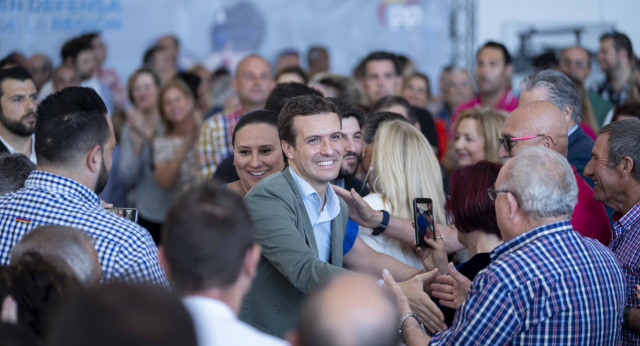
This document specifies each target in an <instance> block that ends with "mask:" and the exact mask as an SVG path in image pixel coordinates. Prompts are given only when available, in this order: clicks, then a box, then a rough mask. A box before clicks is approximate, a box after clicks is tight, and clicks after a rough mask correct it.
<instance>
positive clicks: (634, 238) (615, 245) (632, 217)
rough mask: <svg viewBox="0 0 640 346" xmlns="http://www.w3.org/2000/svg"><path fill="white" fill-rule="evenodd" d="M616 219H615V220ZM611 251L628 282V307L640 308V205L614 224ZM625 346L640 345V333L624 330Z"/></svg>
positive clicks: (623, 339)
mask: <svg viewBox="0 0 640 346" xmlns="http://www.w3.org/2000/svg"><path fill="white" fill-rule="evenodd" d="M614 219H615V218H614ZM609 246H610V247H611V251H613V253H614V254H615V255H616V257H618V261H619V262H620V265H621V266H622V272H623V273H624V277H625V280H626V284H627V285H626V293H627V302H626V305H627V306H629V307H632V308H636V309H638V308H640V300H638V298H636V294H635V292H636V289H635V285H640V203H638V204H636V205H635V206H634V207H633V208H631V210H629V211H628V212H627V213H626V214H624V216H622V217H621V218H620V219H618V220H617V221H616V222H614V223H613V240H612V241H611V244H609ZM622 344H623V345H640V332H636V331H633V330H631V329H629V328H622Z"/></svg>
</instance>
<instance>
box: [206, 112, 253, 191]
mask: <svg viewBox="0 0 640 346" xmlns="http://www.w3.org/2000/svg"><path fill="white" fill-rule="evenodd" d="M245 113H246V111H245V110H244V109H243V108H242V107H241V106H238V107H236V108H235V109H228V110H225V111H224V112H223V113H220V114H217V115H214V116H212V117H211V118H209V119H207V120H206V121H205V122H204V123H203V124H202V129H201V130H200V137H199V138H198V152H199V158H200V159H199V161H200V179H201V180H204V179H207V178H209V177H211V176H213V173H214V172H215V171H216V168H217V167H218V165H219V164H220V162H222V160H224V159H225V158H227V156H229V155H231V153H233V145H232V143H231V139H232V138H233V130H234V129H235V127H236V124H237V123H238V120H240V117H241V116H243V115H245Z"/></svg>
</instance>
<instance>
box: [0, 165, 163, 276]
mask: <svg viewBox="0 0 640 346" xmlns="http://www.w3.org/2000/svg"><path fill="white" fill-rule="evenodd" d="M42 225H61V226H69V227H74V228H78V229H81V230H83V231H85V232H87V234H88V235H89V236H90V237H91V239H92V242H93V245H94V247H95V249H96V251H97V253H98V260H99V262H100V266H101V267H102V278H101V279H100V282H101V283H105V282H110V281H124V282H148V283H152V284H156V285H159V286H164V287H167V288H168V287H169V283H168V281H167V279H166V277H165V274H164V271H163V270H162V268H161V267H160V263H159V261H158V251H157V248H156V246H155V244H154V243H153V239H151V236H150V235H149V232H148V231H147V230H146V229H144V228H142V227H140V226H138V225H136V224H135V223H133V222H131V221H129V220H127V219H125V218H123V217H121V216H117V215H115V214H111V213H109V212H107V211H106V210H105V209H104V208H103V207H102V204H101V202H100V199H99V198H98V196H97V195H96V194H95V193H94V192H93V191H91V190H90V189H88V188H87V187H86V186H84V185H81V184H79V183H77V182H75V181H73V180H71V179H68V178H65V177H61V176H59V175H55V174H51V173H47V172H42V171H33V172H31V174H30V175H29V177H28V178H27V180H26V181H25V185H24V187H23V188H22V189H20V190H18V191H16V192H14V193H10V194H6V195H2V196H0V265H7V264H9V257H10V253H11V249H12V248H13V246H14V245H15V244H16V243H17V242H18V241H20V239H21V238H22V236H24V235H25V234H26V233H27V232H29V231H30V230H31V229H33V228H35V227H38V226H42Z"/></svg>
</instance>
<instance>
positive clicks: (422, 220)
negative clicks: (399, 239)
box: [413, 197, 435, 247]
mask: <svg viewBox="0 0 640 346" xmlns="http://www.w3.org/2000/svg"><path fill="white" fill-rule="evenodd" d="M413 222H414V224H415V234H416V245H417V246H418V247H427V246H429V245H428V244H427V243H426V242H425V241H424V236H425V234H429V237H430V238H431V239H435V228H434V220H433V203H432V201H431V198H420V197H419V198H415V199H414V200H413ZM427 232H428V233H427Z"/></svg>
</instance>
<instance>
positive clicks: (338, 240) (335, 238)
mask: <svg viewBox="0 0 640 346" xmlns="http://www.w3.org/2000/svg"><path fill="white" fill-rule="evenodd" d="M344 228H345V225H344V224H343V222H342V217H341V215H340V214H338V216H336V217H335V218H334V219H333V220H331V264H333V265H334V266H336V267H342V256H343V253H342V247H343V244H342V243H343V242H344Z"/></svg>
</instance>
